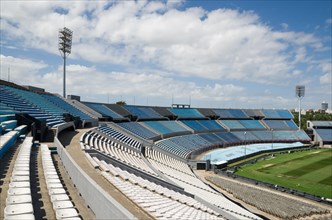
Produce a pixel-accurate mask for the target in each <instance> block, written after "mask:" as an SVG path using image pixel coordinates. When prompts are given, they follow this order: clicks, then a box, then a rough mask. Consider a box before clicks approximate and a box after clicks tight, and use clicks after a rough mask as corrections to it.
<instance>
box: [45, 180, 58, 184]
mask: <svg viewBox="0 0 332 220" xmlns="http://www.w3.org/2000/svg"><path fill="white" fill-rule="evenodd" d="M50 183H61V181H60V180H59V179H47V180H46V184H47V185H48V184H50Z"/></svg>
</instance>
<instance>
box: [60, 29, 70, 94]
mask: <svg viewBox="0 0 332 220" xmlns="http://www.w3.org/2000/svg"><path fill="white" fill-rule="evenodd" d="M72 38H73V31H71V30H70V29H69V28H66V27H64V28H63V29H60V30H59V51H60V54H61V56H62V58H63V97H64V98H66V58H67V56H68V55H69V54H70V53H71V45H72Z"/></svg>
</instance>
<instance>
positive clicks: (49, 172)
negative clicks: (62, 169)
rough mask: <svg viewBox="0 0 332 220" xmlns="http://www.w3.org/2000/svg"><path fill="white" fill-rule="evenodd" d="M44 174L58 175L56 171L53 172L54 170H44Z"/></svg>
mask: <svg viewBox="0 0 332 220" xmlns="http://www.w3.org/2000/svg"><path fill="white" fill-rule="evenodd" d="M44 175H45V176H48V175H58V173H57V172H55V171H46V172H45V171H44Z"/></svg>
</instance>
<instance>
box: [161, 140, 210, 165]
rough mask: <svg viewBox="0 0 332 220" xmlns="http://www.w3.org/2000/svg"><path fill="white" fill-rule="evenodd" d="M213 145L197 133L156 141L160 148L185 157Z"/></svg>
mask: <svg viewBox="0 0 332 220" xmlns="http://www.w3.org/2000/svg"><path fill="white" fill-rule="evenodd" d="M212 145H213V144H212V143H211V142H209V141H208V140H207V139H204V138H202V137H201V136H199V135H196V134H193V135H184V136H178V137H172V138H168V139H164V140H162V141H159V142H156V146H158V147H159V148H161V149H163V150H165V151H168V152H170V153H172V154H175V155H177V156H179V157H182V158H185V159H187V158H188V157H189V155H190V153H191V152H193V151H195V150H199V149H204V148H208V147H209V146H212Z"/></svg>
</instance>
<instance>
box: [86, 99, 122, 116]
mask: <svg viewBox="0 0 332 220" xmlns="http://www.w3.org/2000/svg"><path fill="white" fill-rule="evenodd" d="M84 104H85V105H87V106H88V107H90V108H92V109H93V110H95V111H97V112H98V113H100V114H101V115H102V116H103V117H110V118H112V119H113V120H123V119H125V118H124V117H123V116H121V115H119V114H118V113H116V112H114V111H112V110H111V109H110V108H108V107H107V106H105V105H104V104H100V103H91V102H84Z"/></svg>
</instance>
